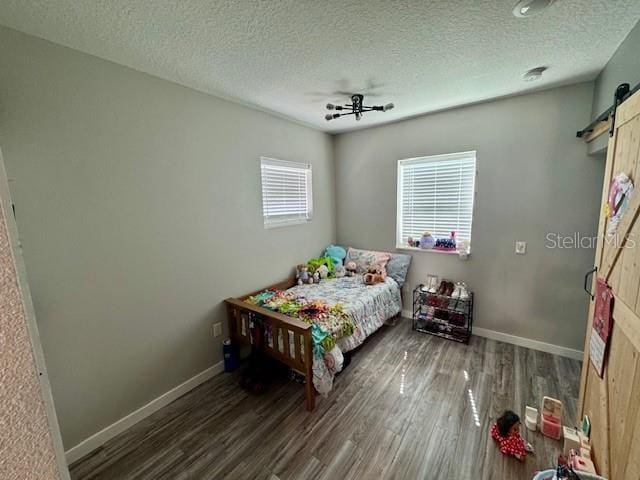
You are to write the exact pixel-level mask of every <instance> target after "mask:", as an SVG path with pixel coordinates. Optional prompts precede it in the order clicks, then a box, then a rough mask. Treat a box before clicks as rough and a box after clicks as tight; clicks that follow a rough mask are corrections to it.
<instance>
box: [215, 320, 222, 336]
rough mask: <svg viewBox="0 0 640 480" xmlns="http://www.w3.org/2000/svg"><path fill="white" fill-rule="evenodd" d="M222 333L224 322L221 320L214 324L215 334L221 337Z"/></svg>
mask: <svg viewBox="0 0 640 480" xmlns="http://www.w3.org/2000/svg"><path fill="white" fill-rule="evenodd" d="M220 335H222V324H221V323H220V322H218V323H214V324H213V336H214V337H219V336H220Z"/></svg>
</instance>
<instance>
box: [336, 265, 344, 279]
mask: <svg viewBox="0 0 640 480" xmlns="http://www.w3.org/2000/svg"><path fill="white" fill-rule="evenodd" d="M333 274H334V275H335V276H336V278H342V277H344V276H345V275H346V274H347V271H346V270H345V268H344V265H342V264H340V265H336V270H335V272H333Z"/></svg>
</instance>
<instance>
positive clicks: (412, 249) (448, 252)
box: [396, 245, 471, 255]
mask: <svg viewBox="0 0 640 480" xmlns="http://www.w3.org/2000/svg"><path fill="white" fill-rule="evenodd" d="M396 250H406V251H409V252H423V253H440V254H442V255H458V251H457V250H434V249H432V248H418V247H409V246H407V245H396ZM469 255H471V252H469Z"/></svg>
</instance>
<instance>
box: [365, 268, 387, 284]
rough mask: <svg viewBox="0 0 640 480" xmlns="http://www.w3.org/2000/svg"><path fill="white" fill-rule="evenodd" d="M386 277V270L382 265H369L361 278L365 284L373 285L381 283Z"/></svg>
mask: <svg viewBox="0 0 640 480" xmlns="http://www.w3.org/2000/svg"><path fill="white" fill-rule="evenodd" d="M386 278H387V271H386V270H385V269H384V267H383V266H382V265H377V264H376V265H371V266H370V267H369V270H367V273H365V274H364V277H363V280H364V283H366V284H367V285H375V284H376V283H382V282H384V281H385V280H386Z"/></svg>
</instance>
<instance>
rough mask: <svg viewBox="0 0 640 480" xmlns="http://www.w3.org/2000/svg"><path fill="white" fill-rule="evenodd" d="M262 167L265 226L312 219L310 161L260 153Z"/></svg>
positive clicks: (292, 223)
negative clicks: (300, 161)
mask: <svg viewBox="0 0 640 480" xmlns="http://www.w3.org/2000/svg"><path fill="white" fill-rule="evenodd" d="M260 169H261V177H262V213H263V216H264V226H265V228H270V227H279V226H285V225H294V224H296V223H304V222H308V221H309V220H311V216H312V213H313V201H312V199H313V195H312V192H311V186H312V181H311V165H308V164H306V163H297V162H285V161H283V160H276V159H273V158H266V157H261V158H260Z"/></svg>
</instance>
